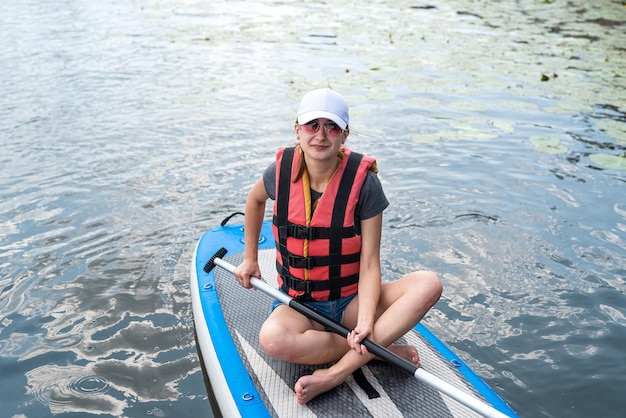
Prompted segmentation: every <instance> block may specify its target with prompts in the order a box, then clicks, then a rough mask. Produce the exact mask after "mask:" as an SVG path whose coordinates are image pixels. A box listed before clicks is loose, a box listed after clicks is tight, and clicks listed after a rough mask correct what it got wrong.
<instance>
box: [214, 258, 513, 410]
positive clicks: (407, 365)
mask: <svg viewBox="0 0 626 418" xmlns="http://www.w3.org/2000/svg"><path fill="white" fill-rule="evenodd" d="M213 262H214V263H215V264H216V265H218V266H220V267H222V268H223V269H225V270H227V271H229V272H231V273H234V272H235V266H233V265H232V264H230V263H228V262H227V261H224V260H222V259H221V258H215V259H214V260H213ZM250 285H252V287H254V288H255V289H257V290H260V291H262V292H263V293H265V294H267V295H269V296H272V297H274V298H275V299H278V300H279V301H281V302H282V303H284V304H285V305H288V306H290V307H291V308H293V309H295V310H296V311H298V312H300V313H301V314H303V315H304V316H306V317H308V318H310V319H312V320H314V321H316V322H318V323H319V324H321V325H323V326H325V327H326V328H328V329H330V330H332V331H333V332H335V333H337V334H339V335H342V336H344V337H347V336H348V334H349V333H350V332H352V331H351V330H350V329H348V328H347V327H345V326H344V325H342V324H340V323H338V322H336V321H335V320H333V319H331V318H329V317H327V316H326V315H323V314H321V313H319V312H317V311H315V310H313V309H311V308H309V307H308V306H306V305H304V304H302V303H300V302H298V301H297V300H295V299H293V298H292V297H291V296H289V295H287V294H285V293H283V292H281V291H280V290H278V289H277V288H275V287H272V286H270V285H269V284H267V283H266V282H264V281H263V280H260V279H257V278H256V277H250ZM362 344H363V345H364V346H365V347H367V350H368V351H369V352H370V353H372V354H373V355H375V356H376V357H378V358H380V359H383V360H385V361H387V362H389V363H392V364H393V365H395V366H397V367H399V368H401V369H402V370H404V371H406V372H407V373H409V374H411V375H413V376H414V377H415V378H416V379H417V380H419V381H421V382H424V383H426V384H428V385H430V386H432V387H434V388H435V389H437V390H438V391H440V392H442V393H444V394H446V395H448V396H449V397H451V398H452V399H455V400H456V401H458V402H459V403H461V404H463V405H465V406H467V407H468V408H470V409H472V410H473V411H476V412H478V413H479V414H481V415H482V416H484V417H487V418H508V415H506V414H503V413H502V412H500V411H498V410H497V409H495V408H494V407H492V406H491V405H489V404H487V403H485V402H483V401H481V400H480V399H478V398H475V397H473V396H472V395H470V394H468V393H465V392H463V391H462V390H460V389H459V388H457V387H455V386H453V385H451V384H449V383H448V382H446V381H444V380H442V379H440V378H438V377H437V376H435V375H433V374H431V373H428V372H427V371H426V370H424V369H422V368H419V367H417V366H416V365H414V364H413V363H411V362H410V361H408V360H406V359H404V358H402V357H400V356H398V355H397V354H396V353H393V352H391V351H389V350H388V349H386V348H385V347H383V346H381V345H379V344H377V343H375V342H374V341H372V340H370V339H368V338H365V339H364V340H363V341H362Z"/></svg>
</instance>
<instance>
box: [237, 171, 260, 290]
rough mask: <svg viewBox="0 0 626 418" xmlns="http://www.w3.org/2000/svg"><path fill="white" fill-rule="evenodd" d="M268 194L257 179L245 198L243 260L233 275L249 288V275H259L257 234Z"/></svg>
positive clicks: (258, 233)
mask: <svg viewBox="0 0 626 418" xmlns="http://www.w3.org/2000/svg"><path fill="white" fill-rule="evenodd" d="M267 199H268V196H267V193H266V192H265V185H264V184H263V179H262V178H261V179H259V181H257V182H256V183H255V184H254V186H252V189H250V192H248V198H247V199H246V216H245V218H244V243H245V249H244V253H243V262H242V263H241V264H240V265H239V266H238V267H237V268H236V269H235V277H236V278H237V280H238V281H239V282H240V283H241V285H242V286H243V287H246V288H248V289H249V288H250V287H252V286H250V276H253V277H257V278H259V277H261V270H260V268H259V262H258V259H259V246H258V242H259V235H260V234H261V226H262V224H263V217H264V216H265V202H266V201H267Z"/></svg>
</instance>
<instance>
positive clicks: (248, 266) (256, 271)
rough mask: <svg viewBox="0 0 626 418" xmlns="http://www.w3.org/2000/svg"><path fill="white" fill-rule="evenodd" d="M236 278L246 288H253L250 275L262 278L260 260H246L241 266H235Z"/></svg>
mask: <svg viewBox="0 0 626 418" xmlns="http://www.w3.org/2000/svg"><path fill="white" fill-rule="evenodd" d="M234 275H235V279H237V282H238V283H239V284H240V285H241V286H242V287H245V288H246V289H251V288H252V285H251V284H250V277H256V278H258V279H260V278H261V269H260V268H259V263H258V261H256V260H255V261H251V260H244V261H243V262H242V263H241V264H239V266H237V267H236V268H235V272H234Z"/></svg>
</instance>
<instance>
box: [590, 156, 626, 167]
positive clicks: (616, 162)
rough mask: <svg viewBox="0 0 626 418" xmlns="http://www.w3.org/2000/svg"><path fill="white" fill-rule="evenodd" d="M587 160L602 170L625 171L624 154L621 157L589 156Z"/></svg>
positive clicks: (625, 159) (625, 157)
mask: <svg viewBox="0 0 626 418" xmlns="http://www.w3.org/2000/svg"><path fill="white" fill-rule="evenodd" d="M589 159H590V160H591V162H593V163H594V164H596V165H599V166H600V167H602V168H608V169H612V170H626V153H624V154H622V155H611V154H591V155H590V156H589Z"/></svg>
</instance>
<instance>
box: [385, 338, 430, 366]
mask: <svg viewBox="0 0 626 418" xmlns="http://www.w3.org/2000/svg"><path fill="white" fill-rule="evenodd" d="M389 351H391V352H392V353H394V354H397V355H399V356H400V357H402V358H403V359H405V360H408V361H410V362H411V363H413V364H415V365H416V366H417V367H422V364H421V363H420V356H419V354H418V353H417V348H415V347H413V346H412V345H400V344H398V345H396V344H392V345H390V346H389Z"/></svg>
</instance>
